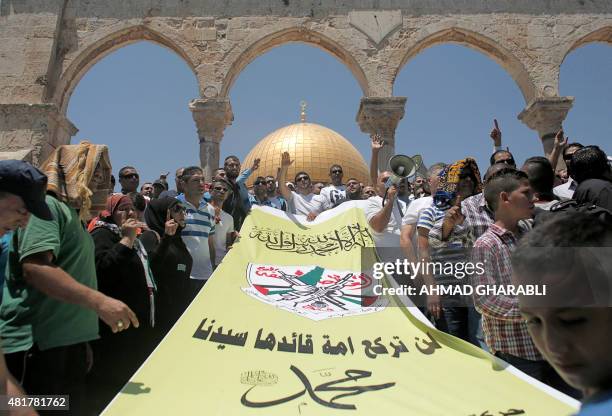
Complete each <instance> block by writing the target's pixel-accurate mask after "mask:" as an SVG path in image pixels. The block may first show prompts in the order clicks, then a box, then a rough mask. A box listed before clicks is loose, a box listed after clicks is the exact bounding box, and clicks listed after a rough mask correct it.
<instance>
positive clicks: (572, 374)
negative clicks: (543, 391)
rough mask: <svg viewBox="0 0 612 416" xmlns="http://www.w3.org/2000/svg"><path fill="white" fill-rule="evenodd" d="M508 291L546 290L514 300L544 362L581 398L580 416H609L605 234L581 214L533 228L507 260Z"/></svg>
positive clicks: (611, 378) (610, 278) (610, 281)
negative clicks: (510, 283)
mask: <svg viewBox="0 0 612 416" xmlns="http://www.w3.org/2000/svg"><path fill="white" fill-rule="evenodd" d="M512 264H513V268H514V273H513V276H512V279H513V281H514V283H515V284H520V285H523V284H539V285H542V284H545V285H546V296H537V297H536V296H530V297H529V296H519V303H520V310H521V313H522V316H523V318H524V319H525V322H526V324H527V327H528V328H529V333H530V334H531V336H532V338H533V341H534V342H535V345H536V346H537V348H538V349H539V350H540V352H541V353H542V354H543V355H544V358H546V360H547V361H548V362H549V363H550V364H551V365H552V366H553V367H554V368H555V370H557V372H558V373H559V374H560V375H561V377H562V378H563V379H564V380H565V381H566V382H567V383H568V384H570V385H571V386H573V387H575V388H577V389H579V390H581V391H582V393H583V396H584V401H583V406H582V409H581V411H580V413H579V415H580V416H595V415H610V414H612V355H611V354H610V348H609V346H610V340H611V339H612V308H611V307H610V306H612V302H611V295H612V290H611V288H612V226H611V225H610V224H609V223H605V222H604V221H602V220H601V219H599V218H597V217H595V216H593V215H589V214H585V213H579V212H575V213H571V214H568V213H563V214H561V213H559V214H556V215H555V218H552V219H551V220H550V221H547V222H545V223H543V224H541V225H540V224H538V226H537V227H536V228H534V230H533V231H532V232H530V233H529V234H528V235H527V236H526V238H525V239H524V240H523V241H521V244H520V245H519V248H518V249H517V250H516V251H515V253H514V254H513V256H512Z"/></svg>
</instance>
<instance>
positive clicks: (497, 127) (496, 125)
mask: <svg viewBox="0 0 612 416" xmlns="http://www.w3.org/2000/svg"><path fill="white" fill-rule="evenodd" d="M493 124H494V125H495V128H496V129H497V130H499V124H497V119H496V118H494V119H493Z"/></svg>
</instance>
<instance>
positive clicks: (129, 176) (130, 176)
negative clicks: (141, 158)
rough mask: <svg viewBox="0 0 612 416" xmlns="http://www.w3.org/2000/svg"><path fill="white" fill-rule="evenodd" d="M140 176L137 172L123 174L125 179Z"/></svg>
mask: <svg viewBox="0 0 612 416" xmlns="http://www.w3.org/2000/svg"><path fill="white" fill-rule="evenodd" d="M139 177H140V176H138V174H137V173H130V174H128V175H123V176H122V178H125V179H133V178H139Z"/></svg>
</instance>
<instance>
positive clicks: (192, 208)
mask: <svg viewBox="0 0 612 416" xmlns="http://www.w3.org/2000/svg"><path fill="white" fill-rule="evenodd" d="M181 182H182V183H183V190H184V193H182V194H180V195H179V196H177V197H176V198H177V199H178V200H180V201H182V202H183V203H184V204H185V207H187V213H186V215H185V229H184V230H183V232H182V233H181V236H182V238H183V242H184V243H185V246H186V247H187V250H188V251H189V254H191V257H192V259H193V266H192V268H191V276H190V277H191V279H193V280H194V286H196V287H198V286H199V287H201V286H203V285H204V283H205V282H206V280H207V279H208V278H209V277H210V275H211V274H212V272H213V270H214V268H215V267H216V265H215V260H214V259H215V243H214V240H213V237H212V236H213V235H214V234H215V220H214V217H213V215H211V213H210V212H211V211H212V212H214V209H210V210H209V209H208V203H207V202H206V201H205V200H204V199H203V196H204V184H205V181H204V172H203V171H202V168H200V167H199V166H190V167H188V168H185V170H184V171H183V175H182V176H181Z"/></svg>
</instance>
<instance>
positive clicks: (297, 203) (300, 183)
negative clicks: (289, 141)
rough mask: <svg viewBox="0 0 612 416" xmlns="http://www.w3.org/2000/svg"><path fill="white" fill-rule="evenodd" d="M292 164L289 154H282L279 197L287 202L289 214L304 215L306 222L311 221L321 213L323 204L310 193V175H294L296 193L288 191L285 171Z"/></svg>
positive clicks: (300, 173)
mask: <svg viewBox="0 0 612 416" xmlns="http://www.w3.org/2000/svg"><path fill="white" fill-rule="evenodd" d="M293 162H294V161H293V160H291V157H290V156H289V152H284V153H283V155H282V157H281V170H280V176H279V179H278V181H279V183H280V191H281V195H282V196H283V198H285V199H286V200H287V201H288V203H289V208H290V212H292V213H294V214H299V215H305V216H306V217H307V219H308V221H312V220H314V219H315V218H316V217H317V215H319V214H320V213H321V212H322V211H323V202H322V201H321V199H320V196H319V195H315V194H314V193H312V182H311V181H310V175H308V173H306V172H298V173H296V174H295V188H296V191H297V192H295V191H291V190H289V188H288V187H287V185H286V182H287V170H288V169H289V166H290V165H291V164H292V163H293Z"/></svg>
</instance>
